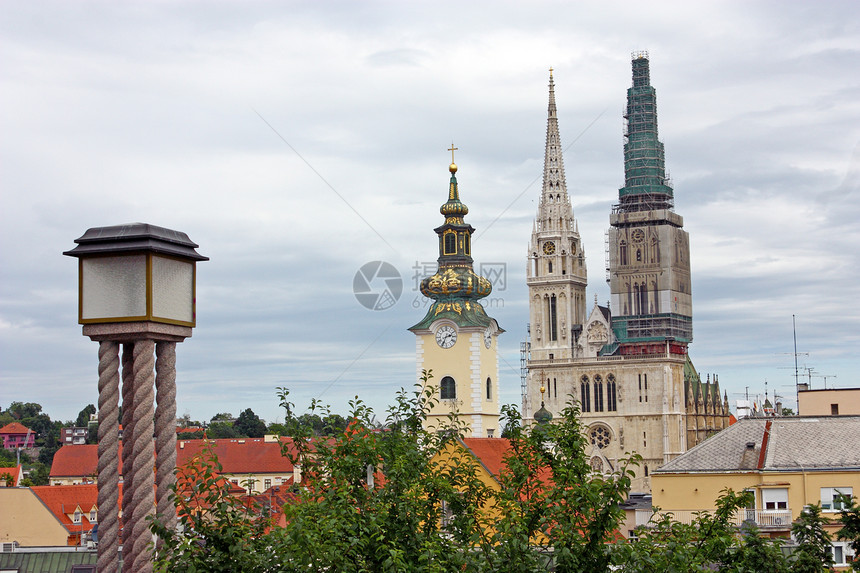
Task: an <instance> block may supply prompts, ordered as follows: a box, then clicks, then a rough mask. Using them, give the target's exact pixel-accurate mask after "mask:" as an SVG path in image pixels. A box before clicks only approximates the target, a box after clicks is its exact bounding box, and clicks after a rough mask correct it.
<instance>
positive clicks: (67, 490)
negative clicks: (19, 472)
mask: <svg viewBox="0 0 860 573" xmlns="http://www.w3.org/2000/svg"><path fill="white" fill-rule="evenodd" d="M61 449H62V448H61ZM30 489H31V490H32V491H33V493H34V494H35V495H36V497H38V498H39V499H40V500H41V501H42V503H43V504H45V507H47V508H48V510H49V511H50V512H51V513H52V514H54V517H55V518H56V519H57V521H59V522H60V524H61V525H62V526H63V527H65V528H66V530H68V531H69V532H70V533H80V532H81V531H90V530H92V528H93V526H94V525H95V523H90V511H91V510H92V509H94V508H97V505H96V502H97V501H98V486H96V485H95V484H82V485H37V486H33V487H31V488H30ZM117 504H118V506H119V507H120V509H121V508H122V484H119V500H118V502H117ZM78 507H80V508H81V522H80V523H74V522H73V521H72V520H71V519H70V518H69V514H74V513H75V510H76V509H77V508H78Z"/></svg>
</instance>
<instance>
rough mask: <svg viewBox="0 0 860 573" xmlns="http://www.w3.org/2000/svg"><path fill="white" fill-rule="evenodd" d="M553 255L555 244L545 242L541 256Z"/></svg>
mask: <svg viewBox="0 0 860 573" xmlns="http://www.w3.org/2000/svg"><path fill="white" fill-rule="evenodd" d="M553 253H555V243H553V242H552V241H547V242H546V243H544V244H543V254H545V255H551V254H553Z"/></svg>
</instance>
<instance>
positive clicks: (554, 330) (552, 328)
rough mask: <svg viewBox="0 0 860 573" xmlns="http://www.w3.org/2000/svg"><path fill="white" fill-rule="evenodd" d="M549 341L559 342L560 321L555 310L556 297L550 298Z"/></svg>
mask: <svg viewBox="0 0 860 573" xmlns="http://www.w3.org/2000/svg"><path fill="white" fill-rule="evenodd" d="M549 339H550V340H558V321H557V316H556V309H555V295H552V296H551V297H549Z"/></svg>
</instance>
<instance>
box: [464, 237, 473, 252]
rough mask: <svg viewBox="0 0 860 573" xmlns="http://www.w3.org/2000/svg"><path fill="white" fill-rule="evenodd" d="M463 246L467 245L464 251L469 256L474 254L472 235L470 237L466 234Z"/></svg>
mask: <svg viewBox="0 0 860 573" xmlns="http://www.w3.org/2000/svg"><path fill="white" fill-rule="evenodd" d="M463 244H464V245H465V249H464V251H465V253H466V254H467V255H471V254H472V235H470V234H469V233H466V234H465V236H464V237H463Z"/></svg>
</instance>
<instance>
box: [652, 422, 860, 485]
mask: <svg viewBox="0 0 860 573" xmlns="http://www.w3.org/2000/svg"><path fill="white" fill-rule="evenodd" d="M857 436H860V416H833V417H830V416H817V417H816V416H786V417H777V418H742V419H740V420H738V421H737V422H736V423H735V424H732V425H731V426H729V427H728V428H726V429H724V430H722V431H721V432H719V433H718V434H715V435H713V436H711V437H710V438H708V439H707V440H705V441H704V442H702V443H701V444H698V445H697V446H695V447H694V448H692V449H690V450H688V451H687V452H686V453H684V454H681V455H680V456H678V457H677V458H675V459H674V460H672V461H670V462H668V463H666V464H664V465H663V466H661V467H660V468H658V469H656V470H654V472H653V473H655V474H664V473H713V472H749V471H770V472H778V471H800V470H804V471H822V470H860V449H858V448H857V443H856V441H857Z"/></svg>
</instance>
